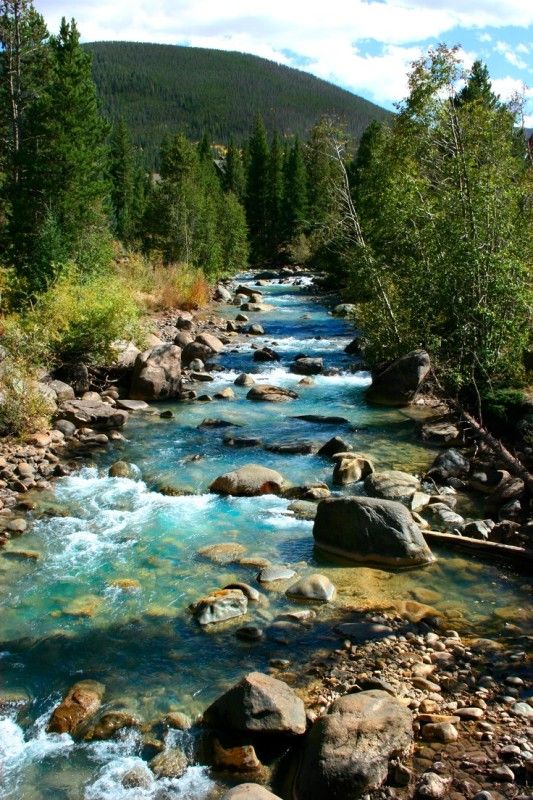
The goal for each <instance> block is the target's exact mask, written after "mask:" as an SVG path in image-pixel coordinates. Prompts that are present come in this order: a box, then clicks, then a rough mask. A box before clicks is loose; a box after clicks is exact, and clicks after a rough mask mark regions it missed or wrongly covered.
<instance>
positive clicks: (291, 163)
mask: <svg viewBox="0 0 533 800" xmlns="http://www.w3.org/2000/svg"><path fill="white" fill-rule="evenodd" d="M306 226H307V169H306V166H305V161H304V157H303V152H302V146H301V144H300V140H299V139H298V137H296V138H295V140H294V142H293V145H292V147H291V148H290V150H289V152H288V154H287V158H286V163H285V196H284V203H283V227H284V230H285V236H286V237H287V238H288V239H289V240H290V239H294V238H295V237H296V236H298V235H299V234H301V233H303V232H304V230H305V228H306Z"/></svg>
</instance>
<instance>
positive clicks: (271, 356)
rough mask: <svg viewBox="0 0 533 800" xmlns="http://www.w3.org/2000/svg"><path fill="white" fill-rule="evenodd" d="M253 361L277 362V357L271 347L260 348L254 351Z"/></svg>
mask: <svg viewBox="0 0 533 800" xmlns="http://www.w3.org/2000/svg"><path fill="white" fill-rule="evenodd" d="M253 358H254V361H279V360H280V358H279V355H278V354H277V353H276V351H275V350H272V348H271V347H261V348H260V349H259V350H254V356H253Z"/></svg>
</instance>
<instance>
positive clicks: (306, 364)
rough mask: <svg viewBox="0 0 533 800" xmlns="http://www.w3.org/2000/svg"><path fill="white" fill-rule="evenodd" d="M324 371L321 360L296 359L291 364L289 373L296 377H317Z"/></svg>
mask: <svg viewBox="0 0 533 800" xmlns="http://www.w3.org/2000/svg"><path fill="white" fill-rule="evenodd" d="M323 369H324V361H323V359H321V358H308V357H307V356H306V357H301V358H297V359H296V360H295V361H294V363H293V364H291V372H294V373H295V374H296V375H318V374H319V373H320V372H322V370H323Z"/></svg>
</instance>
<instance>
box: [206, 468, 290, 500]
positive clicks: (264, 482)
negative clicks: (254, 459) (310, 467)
mask: <svg viewBox="0 0 533 800" xmlns="http://www.w3.org/2000/svg"><path fill="white" fill-rule="evenodd" d="M284 482H285V481H284V478H283V476H282V475H280V473H279V472H276V471H275V470H273V469H268V467H262V466H261V465H259V464H247V465H246V466H244V467H241V468H240V469H236V470H233V471H232V472H226V473H225V474H224V475H220V476H219V477H218V478H216V479H215V480H214V481H213V483H212V484H211V486H210V487H209V491H210V492H214V493H215V494H222V495H232V496H234V497H256V496H258V495H262V494H279V493H280V492H281V490H282V488H283V484H284Z"/></svg>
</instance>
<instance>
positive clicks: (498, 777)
mask: <svg viewBox="0 0 533 800" xmlns="http://www.w3.org/2000/svg"><path fill="white" fill-rule="evenodd" d="M490 775H491V778H492V780H494V781H497V782H498V783H513V782H514V779H515V776H514V772H513V770H512V769H511V768H510V767H508V766H507V764H502V765H501V766H497V767H496V768H495V769H493V770H492V772H491V773H490Z"/></svg>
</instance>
